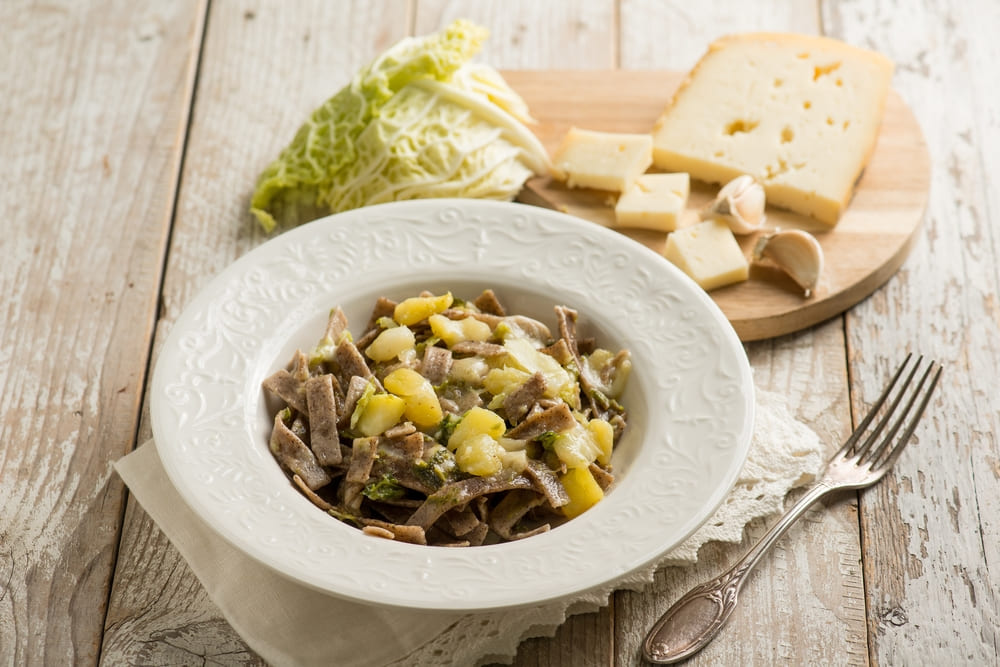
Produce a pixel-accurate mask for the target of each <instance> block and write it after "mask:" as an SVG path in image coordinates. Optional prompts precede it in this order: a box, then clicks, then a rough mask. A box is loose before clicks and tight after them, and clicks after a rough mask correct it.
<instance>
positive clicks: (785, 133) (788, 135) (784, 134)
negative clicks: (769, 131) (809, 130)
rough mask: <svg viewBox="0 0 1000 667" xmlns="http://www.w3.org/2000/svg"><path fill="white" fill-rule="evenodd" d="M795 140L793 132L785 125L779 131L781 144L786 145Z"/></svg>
mask: <svg viewBox="0 0 1000 667" xmlns="http://www.w3.org/2000/svg"><path fill="white" fill-rule="evenodd" d="M794 138H795V132H794V131H793V130H792V128H790V127H788V126H787V125H786V126H785V127H784V128H782V130H781V143H783V144H787V143H788V142H790V141H791V140H792V139H794Z"/></svg>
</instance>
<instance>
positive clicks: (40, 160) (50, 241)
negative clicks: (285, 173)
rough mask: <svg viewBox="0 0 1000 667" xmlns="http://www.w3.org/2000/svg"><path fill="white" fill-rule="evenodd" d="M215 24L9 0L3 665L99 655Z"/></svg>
mask: <svg viewBox="0 0 1000 667" xmlns="http://www.w3.org/2000/svg"><path fill="white" fill-rule="evenodd" d="M203 20H204V11H203V3H202V2H200V1H198V0H188V1H184V2H176V3H172V4H171V5H169V6H156V7H152V6H149V5H138V4H135V3H130V2H113V1H108V2H90V3H49V4H46V5H39V4H34V3H27V2H6V3H3V4H2V5H0V22H2V24H3V25H4V48H3V49H2V50H0V71H3V73H4V74H3V76H2V77H0V145H2V146H3V156H4V159H3V160H2V161H0V180H2V182H3V183H4V186H3V187H4V192H5V195H4V196H3V197H0V217H2V219H3V221H4V223H3V224H4V227H3V238H2V240H0V246H2V248H3V256H4V261H3V262H2V263H0V293H2V294H3V295H4V297H3V304H4V312H3V317H2V319H0V388H2V390H0V442H2V443H3V446H2V447H0V479H2V480H3V482H2V483H0V664H10V665H14V664H17V665H26V664H29V665H30V664H78V665H89V664H94V663H96V661H97V655H98V649H99V647H100V638H101V632H102V621H103V618H104V615H105V606H106V600H107V595H108V590H109V588H110V585H111V576H112V569H113V566H114V558H115V551H116V548H117V543H118V529H119V523H120V521H121V516H122V511H123V500H124V489H123V486H122V484H121V482H120V480H119V479H118V478H117V477H116V476H114V475H113V474H112V473H111V468H110V463H111V461H113V460H115V459H117V458H119V457H120V456H122V455H123V454H125V453H126V452H127V451H128V450H129V449H130V448H131V447H132V444H133V437H134V434H135V429H136V424H137V422H138V419H139V404H140V396H141V391H142V386H143V383H144V380H145V377H144V375H145V367H146V363H145V362H146V357H147V354H148V351H149V345H150V340H151V337H152V324H153V321H154V316H155V308H156V303H157V295H158V290H159V284H160V268H161V264H162V261H163V256H164V253H165V246H166V236H167V232H168V229H169V223H170V213H171V210H172V206H173V202H174V192H175V187H176V182H177V176H178V172H179V165H180V160H181V147H182V138H183V132H184V129H185V126H186V123H187V117H188V109H189V104H190V99H191V92H192V90H193V79H194V77H193V75H194V63H195V59H196V55H197V51H198V46H199V41H200V33H201V26H202V23H203Z"/></svg>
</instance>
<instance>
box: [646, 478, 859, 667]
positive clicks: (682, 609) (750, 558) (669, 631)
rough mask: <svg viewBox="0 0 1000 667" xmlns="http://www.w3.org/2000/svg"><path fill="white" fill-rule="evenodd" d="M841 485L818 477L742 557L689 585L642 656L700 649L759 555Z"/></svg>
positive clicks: (662, 659)
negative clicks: (715, 573)
mask: <svg viewBox="0 0 1000 667" xmlns="http://www.w3.org/2000/svg"><path fill="white" fill-rule="evenodd" d="M840 488H843V487H842V486H841V485H837V484H830V483H829V482H827V481H821V482H819V483H817V484H816V485H815V486H813V487H812V488H810V489H809V490H808V491H807V492H806V493H805V494H804V495H803V496H802V497H801V498H800V499H799V500H798V502H796V503H795V504H794V505H792V507H790V508H789V509H788V511H787V512H785V514H784V515H783V516H782V517H781V519H779V520H778V522H777V523H776V524H774V526H773V527H772V528H771V530H769V531H767V534H766V535H764V537H762V538H761V539H760V541H759V542H757V544H755V545H754V546H753V548H751V549H750V550H749V551H748V552H747V553H746V555H745V556H743V558H741V559H740V560H739V561H737V562H736V564H735V565H733V566H732V567H731V568H730V569H729V570H727V571H726V572H724V573H722V574H721V575H719V576H718V577H716V578H715V579H712V580H711V581H707V582H705V583H704V584H701V585H699V586H696V587H695V588H692V589H691V590H690V591H689V592H688V593H687V594H686V595H685V596H684V597H682V598H681V599H680V600H678V601H677V602H675V603H674V604H673V606H672V607H670V609H668V610H667V611H666V613H665V614H663V616H661V617H660V620H658V621H657V622H656V624H655V625H654V626H653V627H652V629H650V631H649V633H648V634H647V635H646V640H645V641H644V642H643V644H642V653H643V657H644V658H645V659H646V660H648V661H649V662H652V663H655V664H661V665H666V664H672V663H675V662H680V661H681V660H684V659H686V658H689V657H691V656H692V655H694V654H695V653H697V652H698V651H700V650H701V649H703V648H704V647H705V646H706V645H707V644H708V643H709V642H710V641H712V639H714V638H715V635H716V634H718V632H719V630H721V629H722V626H723V625H725V624H726V621H727V620H729V616H730V615H731V614H732V613H733V610H734V609H735V608H736V602H737V600H738V598H739V594H740V589H741V588H742V587H743V583H744V582H745V581H746V579H747V576H748V575H749V574H750V572H751V571H752V570H753V568H754V566H755V565H757V563H759V562H760V559H761V557H762V556H763V555H764V554H766V553H767V552H768V551H769V550H770V548H771V547H772V546H773V545H774V543H775V542H777V540H778V538H779V537H781V536H782V535H783V534H784V533H785V531H786V530H788V528H789V526H791V525H792V524H793V523H795V522H796V521H797V520H798V519H799V518H800V517H801V516H802V515H803V514H805V513H806V510H807V509H809V508H810V507H811V506H812V505H813V504H814V503H815V502H816V501H818V500H819V499H820V498H822V497H823V496H825V495H827V494H828V493H830V492H832V491H836V490H837V489H840Z"/></svg>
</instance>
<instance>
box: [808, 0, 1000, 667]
mask: <svg viewBox="0 0 1000 667" xmlns="http://www.w3.org/2000/svg"><path fill="white" fill-rule="evenodd" d="M824 25H827V26H828V27H829V29H830V30H831V32H832V33H833V34H834V35H835V36H838V37H842V38H844V39H847V40H852V41H856V42H857V43H859V44H865V45H869V46H872V47H873V48H877V49H879V50H881V51H883V52H884V53H886V54H887V55H888V56H889V57H890V58H892V59H893V60H895V61H896V63H897V70H896V75H895V86H896V88H897V89H898V90H899V91H900V92H901V94H902V95H903V97H904V98H905V99H906V100H907V102H908V103H909V104H910V105H911V106H912V108H913V109H914V111H915V113H916V115H917V117H918V119H919V120H920V122H921V124H922V125H923V127H924V132H925V134H926V139H927V142H928V145H929V146H930V152H931V155H932V158H933V163H932V164H933V172H932V184H931V201H930V204H929V208H928V215H927V220H926V223H925V233H924V238H923V239H922V241H921V242H920V243H918V245H917V246H916V248H915V249H914V252H913V254H912V255H911V257H910V259H909V260H908V261H907V262H906V264H904V266H903V269H902V271H901V272H900V274H899V278H898V279H895V280H892V281H890V282H889V283H888V284H887V285H886V287H885V289H883V290H880V291H879V292H877V293H876V294H875V295H874V296H873V297H872V298H871V299H869V300H868V301H867V302H865V303H863V304H862V305H861V306H860V307H858V308H856V309H854V311H852V313H851V314H850V315H849V317H848V318H847V325H848V328H847V331H848V342H849V349H850V365H851V374H852V377H855V378H857V384H858V387H859V389H860V391H859V392H858V393H857V395H856V396H855V397H853V401H852V402H853V404H854V407H855V413H856V414H861V413H862V412H863V410H864V409H865V407H866V405H867V404H869V403H870V402H871V401H872V400H873V399H874V397H875V396H877V395H878V391H879V388H880V385H881V384H882V383H883V381H884V378H885V377H886V376H887V375H888V374H889V373H890V372H891V370H892V368H893V367H894V366H895V365H896V364H897V363H899V362H900V361H901V358H902V355H903V353H904V352H905V351H906V350H913V351H921V352H925V353H928V354H930V355H933V356H934V357H937V358H938V359H940V360H941V361H943V362H944V363H945V374H944V376H943V377H942V386H941V387H940V389H939V390H938V392H937V394H936V398H935V400H934V401H933V402H932V404H931V405H930V407H929V415H928V416H927V417H925V418H924V421H923V422H922V423H921V425H920V428H919V429H918V431H917V436H916V438H915V441H914V443H913V444H912V445H911V447H910V449H909V451H907V452H905V453H904V455H903V456H902V458H901V459H900V461H899V463H898V464H897V467H896V470H895V471H894V472H893V473H892V474H890V476H889V477H888V478H887V479H886V480H885V481H884V482H882V484H881V485H879V486H878V487H876V488H874V489H872V490H871V491H868V492H865V493H864V494H862V504H861V509H862V512H861V525H862V531H863V533H862V534H863V543H864V546H865V551H864V564H865V580H866V584H867V588H866V592H867V603H868V606H869V618H870V631H871V653H872V656H873V660H874V661H877V662H878V663H881V664H889V665H902V664H956V663H962V664H997V662H998V661H1000V649H998V646H1000V636H998V628H1000V571H998V570H997V568H996V566H995V564H996V563H997V561H998V557H1000V546H998V543H997V540H996V538H995V536H996V534H997V527H996V517H997V516H998V515H1000V465H998V461H1000V455H998V453H997V452H998V446H997V439H996V433H997V432H998V431H1000V397H998V395H997V392H996V387H995V384H996V376H997V372H998V369H1000V351H998V347H997V344H996V341H997V340H998V337H1000V306H998V303H997V299H996V294H997V292H998V287H1000V286H998V278H997V270H996V258H997V257H998V254H1000V240H998V238H997V233H996V230H997V228H998V225H1000V219H998V217H997V215H998V214H997V211H1000V196H998V194H997V190H996V186H995V184H994V181H995V178H994V174H996V169H997V167H998V166H1000V165H998V157H997V152H996V146H998V145H1000V96H998V93H997V90H996V72H995V65H994V63H995V62H996V58H997V57H998V56H1000V45H998V43H997V40H996V35H995V28H996V26H997V25H1000V7H998V6H997V5H996V3H990V2H970V3H960V4H954V3H945V2H932V3H928V4H926V5H924V6H923V7H922V8H921V9H920V11H915V8H914V7H913V6H911V5H910V4H909V3H905V2H893V1H892V0H881V1H880V2H876V3H864V4H863V5H854V6H846V5H844V4H843V3H829V4H828V5H826V6H824Z"/></svg>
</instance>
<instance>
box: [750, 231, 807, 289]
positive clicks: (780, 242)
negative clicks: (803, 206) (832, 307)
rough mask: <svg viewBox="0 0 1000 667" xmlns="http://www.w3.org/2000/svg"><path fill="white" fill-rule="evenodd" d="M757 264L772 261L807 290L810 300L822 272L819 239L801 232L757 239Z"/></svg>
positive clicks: (780, 232)
mask: <svg viewBox="0 0 1000 667" xmlns="http://www.w3.org/2000/svg"><path fill="white" fill-rule="evenodd" d="M753 258H754V261H755V262H761V261H762V260H769V262H770V263H771V264H774V265H775V266H777V267H778V268H780V269H781V270H783V271H784V272H785V273H787V274H788V276H789V277H790V278H791V279H792V280H794V281H795V283H796V284H797V285H798V286H799V287H801V288H802V289H803V290H804V294H803V296H804V297H805V298H807V299H808V298H809V297H810V296H812V293H813V290H814V289H816V285H817V284H818V283H819V277H820V275H821V274H822V273H823V248H822V247H821V246H820V245H819V241H817V240H816V237H815V236H813V235H812V234H810V233H809V232H804V231H802V230H800V229H785V230H778V231H776V232H774V233H773V234H768V235H766V236H762V237H761V238H760V239H758V240H757V245H756V247H755V248H754V251H753Z"/></svg>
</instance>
